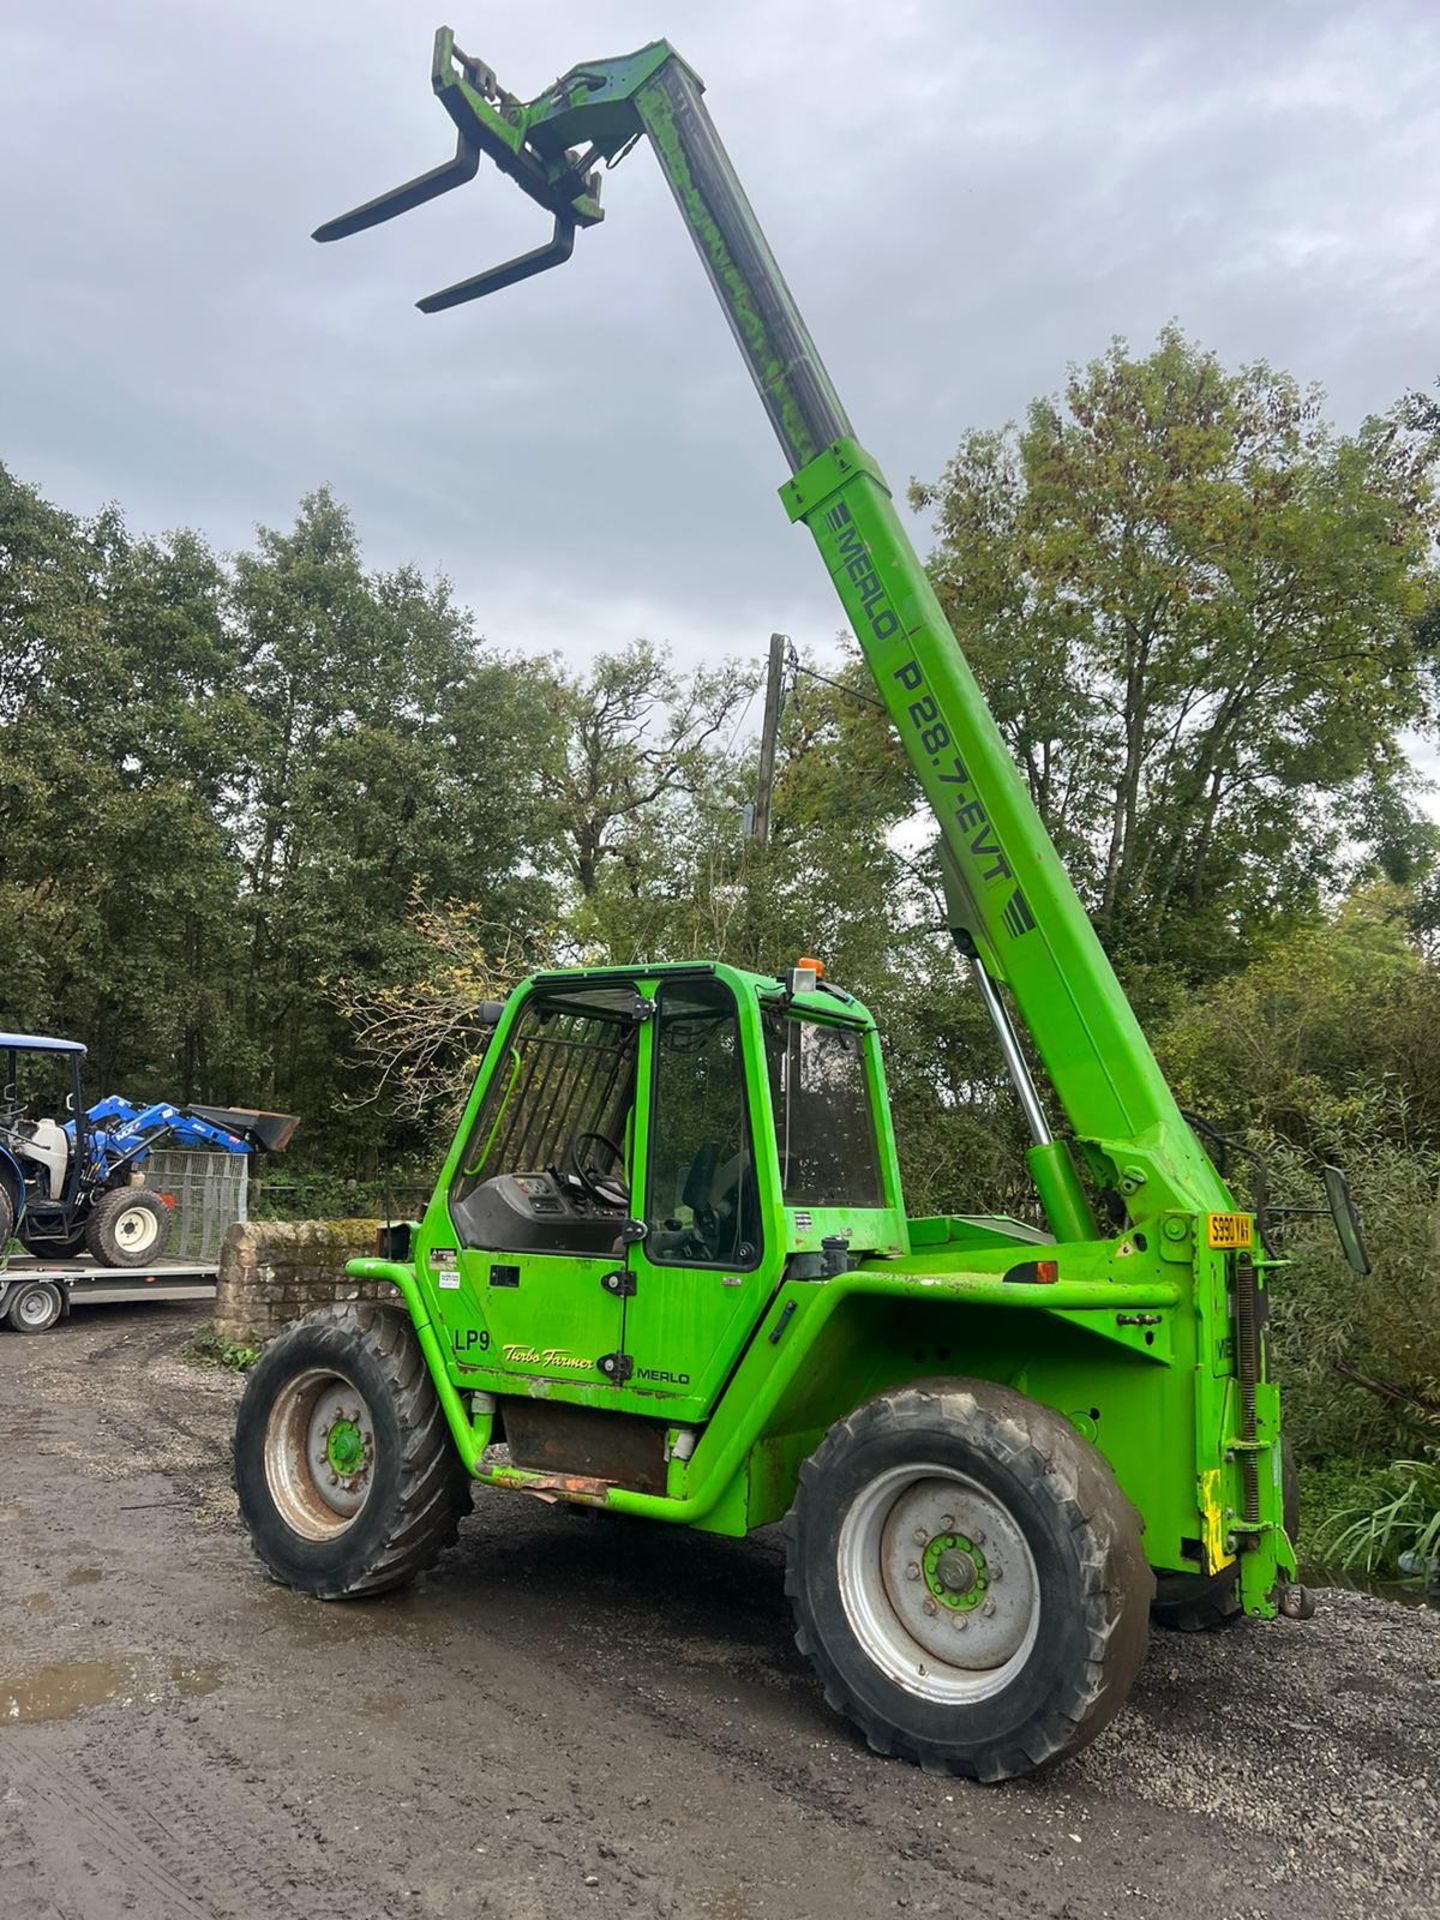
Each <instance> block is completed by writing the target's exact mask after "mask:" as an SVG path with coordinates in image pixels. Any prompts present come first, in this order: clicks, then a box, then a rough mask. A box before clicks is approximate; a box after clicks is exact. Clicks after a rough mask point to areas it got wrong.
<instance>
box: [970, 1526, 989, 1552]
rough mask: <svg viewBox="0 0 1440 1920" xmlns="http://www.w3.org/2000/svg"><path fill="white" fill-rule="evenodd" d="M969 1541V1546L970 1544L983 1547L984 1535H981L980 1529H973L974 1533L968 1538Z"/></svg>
mask: <svg viewBox="0 0 1440 1920" xmlns="http://www.w3.org/2000/svg"><path fill="white" fill-rule="evenodd" d="M970 1541H971V1544H972V1546H977V1547H983V1546H984V1544H985V1535H984V1533H983V1532H982V1531H981V1529H980V1528H979V1527H977V1528H976V1529H975V1531H974V1532H973V1533H972V1534H971V1536H970Z"/></svg>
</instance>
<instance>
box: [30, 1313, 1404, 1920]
mask: <svg viewBox="0 0 1440 1920" xmlns="http://www.w3.org/2000/svg"><path fill="white" fill-rule="evenodd" d="M204 1311H205V1309H204V1308H203V1307H201V1306H176V1307H167V1306H159V1305H150V1306H145V1307H134V1308H131V1307H124V1308H116V1307H108V1308H93V1309H90V1310H87V1311H86V1312H85V1313H83V1314H77V1315H76V1317H75V1319H74V1320H72V1321H71V1322H70V1323H69V1324H68V1325H64V1326H62V1327H60V1328H57V1329H56V1330H55V1332H53V1333H51V1334H46V1335H42V1336H39V1337H35V1338H22V1337H20V1336H18V1335H12V1334H6V1335H0V1528H3V1533H0V1540H3V1559H0V1624H3V1640H0V1915H3V1920H40V1917H41V1916H45V1920H56V1916H63V1920H113V1917H114V1916H121V1915H137V1916H140V1920H171V1916H175V1917H176V1920H221V1917H223V1920H230V1916H235V1917H236V1920H239V1917H240V1916H244V1920H269V1916H271V1915H274V1916H281V1915H283V1916H286V1917H287V1920H290V1917H291V1916H294V1917H295V1920H310V1916H314V1917H315V1920H319V1917H320V1916H326V1920H330V1917H331V1916H344V1917H345V1920H372V1916H385V1917H386V1920H388V1917H389V1916H392V1915H393V1916H452V1915H453V1916H460V1915H465V1916H479V1915H483V1916H497V1917H498V1920H554V1917H556V1916H569V1915H572V1914H576V1915H582V1916H583V1915H587V1914H590V1915H610V1914H624V1913H634V1914H637V1915H642V1916H648V1915H656V1916H690V1915H695V1916H702V1917H704V1916H708V1917H709V1920H752V1917H753V1920H761V1916H767V1917H768V1916H777V1917H782V1920H808V1917H809V1916H812V1915H813V1916H817V1917H818V1916H831V1915H846V1916H852V1915H869V1914H888V1913H890V1912H892V1911H894V1910H896V1909H903V1910H908V1911H909V1912H910V1913H913V1914H936V1915H944V1916H946V1920H954V1917H955V1916H956V1915H957V1914H983V1915H985V1916H987V1920H1020V1917H1021V1916H1026V1917H1027V1920H1028V1917H1029V1916H1050V1917H1052V1920H1101V1916H1104V1915H1109V1914H1125V1915H1131V1914H1133V1915H1136V1916H1144V1915H1147V1914H1153V1915H1155V1916H1156V1917H1157V1920H1160V1916H1164V1920H1188V1916H1192V1915H1193V1916H1196V1920H1201V1916H1203V1920H1226V1917H1227V1916H1230V1917H1233V1920H1269V1916H1272V1915H1273V1916H1279V1915H1281V1914H1285V1915H1287V1916H1289V1917H1290V1920H1329V1916H1340V1915H1342V1914H1343V1915H1346V1916H1350V1915H1353V1914H1355V1913H1357V1912H1360V1913H1364V1914H1375V1915H1387V1916H1388V1915H1397V1916H1399V1915H1404V1916H1410V1915H1420V1914H1428V1915H1433V1914H1434V1912H1435V1911H1436V1909H1437V1905H1440V1616H1437V1615H1436V1614H1435V1613H1433V1612H1429V1611H1426V1610H1417V1609H1413V1608H1404V1607H1399V1606H1395V1605H1393V1604H1391V1603H1388V1602H1386V1601H1383V1600H1379V1599H1375V1598H1373V1597H1370V1596H1368V1595H1365V1594H1357V1593H1333V1594H1331V1593H1326V1594H1324V1595H1322V1596H1321V1611H1320V1614H1319V1616H1318V1618H1317V1619H1316V1620H1314V1621H1313V1622H1312V1623H1310V1624H1309V1625H1308V1626H1299V1625H1290V1624H1284V1623H1276V1624H1274V1625H1273V1626H1267V1627H1247V1628H1245V1629H1242V1630H1241V1631H1239V1632H1235V1633H1228V1634H1223V1635H1219V1636H1206V1637H1203V1638H1198V1639H1192V1638H1182V1637H1175V1636H1169V1635H1166V1636H1162V1637H1157V1638H1156V1639H1155V1640H1154V1641H1153V1642H1152V1645H1151V1652H1150V1659H1149V1662H1148V1664H1147V1666H1146V1668H1145V1671H1144V1673H1143V1674H1142V1676H1141V1678H1140V1681H1139V1684H1138V1685H1137V1687H1136V1689H1135V1693H1134V1695H1133V1697H1132V1700H1131V1703H1130V1705H1129V1707H1128V1708H1127V1709H1126V1711H1125V1712H1124V1713H1123V1714H1122V1715H1121V1716H1120V1718H1119V1720H1118V1721H1117V1722H1116V1723H1115V1724H1114V1725H1113V1726H1112V1727H1111V1728H1110V1729H1108V1730H1107V1732H1106V1733H1105V1734H1104V1735H1102V1736H1101V1738H1100V1739H1099V1740H1098V1741H1097V1742H1096V1743H1095V1744H1094V1745H1093V1746H1092V1747H1091V1748H1089V1749H1088V1751H1087V1752H1086V1753H1084V1754H1083V1755H1081V1756H1079V1757H1078V1758H1077V1759H1076V1760H1074V1761H1072V1762H1070V1763H1069V1764H1068V1765H1066V1766H1065V1767H1063V1768H1061V1769H1060V1770H1058V1771H1056V1772H1054V1773H1052V1774H1050V1775H1047V1776H1045V1777H1044V1778H1042V1779H1039V1780H1029V1781H1020V1782H1013V1783H1011V1784H1010V1785H1008V1786H1004V1787H998V1788H996V1787H992V1788H978V1787H970V1786H967V1785H965V1784H964V1783H962V1782H959V1781H952V1780H939V1779H933V1778H930V1777H928V1776H926V1775H924V1774H922V1773H918V1772H916V1771H914V1770H912V1769H911V1768H909V1767H906V1766H903V1765H901V1764H898V1763H896V1762H891V1761H884V1760H879V1759H876V1758H874V1757H873V1756H872V1755H870V1754H869V1753H867V1752H866V1750H865V1749H864V1747H863V1746H862V1745H860V1744H859V1743H858V1742H857V1740H856V1739H855V1738H854V1737H853V1736H852V1734H851V1733H850V1732H849V1731H848V1729H847V1728H846V1727H845V1726H844V1725H842V1724H840V1723H838V1722H837V1721H836V1720H834V1719H833V1718H832V1717H831V1716H830V1714H829V1713H828V1712H827V1711H826V1709H825V1707H824V1705H823V1703H822V1702H821V1699H820V1697H819V1693H818V1691H817V1689H816V1687H815V1686H814V1684H813V1683H812V1681H811V1679H810V1676H809V1673H808V1671H807V1669H806V1668H805V1667H804V1665H803V1664H802V1663H801V1661H800V1660H799V1658H798V1656H797V1655H796V1653H795V1651H794V1649H793V1646H792V1644H791V1640H790V1628H789V1621H788V1617H787V1612H786V1607H785V1603H784V1599H783V1595H782V1591H781V1564H780V1557H779V1553H778V1550H777V1547H776V1545H775V1543H774V1542H773V1540H771V1539H769V1538H765V1537H762V1538H760V1539H757V1540H751V1541H745V1542H741V1541H726V1540H719V1539H713V1538H708V1537H706V1536H704V1535H700V1534H691V1533H684V1532H672V1531H670V1530H669V1529H665V1528H660V1527H646V1526H644V1525H642V1524H640V1523H627V1522H624V1521H619V1520H608V1519H605V1518H603V1517H596V1516H580V1515H576V1514H572V1513H570V1512H567V1511H565V1510H563V1509H558V1510H557V1509H553V1508H547V1507H543V1506H541V1505H539V1504H538V1503H536V1502H534V1501H531V1500H529V1499H525V1498H522V1497H517V1496H514V1495H501V1494H482V1495H481V1496H480V1498H479V1501H478V1503H477V1508H476V1512H475V1513H474V1515H473V1516H472V1517H471V1519H470V1520H469V1521H468V1522H467V1523H466V1525H465V1528H464V1530H463V1533H462V1537H461V1543H460V1546H459V1547H458V1548H457V1549H456V1551H454V1552H453V1553H451V1554H449V1555H448V1556H447V1557H446V1558H445V1559H444V1560H443V1561H442V1563H441V1565H440V1567H439V1568H438V1569H437V1571H436V1573H435V1574H433V1575H432V1576H431V1577H430V1579H429V1581H428V1582H427V1583H426V1584H425V1585H424V1586H423V1587H422V1588H418V1589H416V1590H414V1591H412V1592H410V1593H407V1594H401V1595H398V1596H392V1597H391V1598H390V1599H387V1600H381V1601H376V1602H369V1603H364V1604H360V1605H353V1604H352V1605H338V1606H325V1605H323V1604H321V1603H320V1602H317V1601H313V1600H307V1599H303V1598H301V1597H299V1596H297V1595H294V1594H291V1593H288V1592H286V1591H284V1590H282V1589H281V1588H279V1587H275V1586H272V1585H270V1584H269V1583H268V1582H267V1581H266V1580H265V1579H264V1577H263V1576H262V1575H261V1574H260V1572H259V1571H258V1569H257V1568H256V1566H255V1565H254V1563H253V1562H252V1560H251V1558H250V1555H249V1551H248V1548H247V1545H246V1543H245V1540H244V1538H243V1536H242V1535H241V1533H240V1532H239V1530H238V1527H237V1523H236V1517H235V1508H234V1502H233V1497H232V1495H231V1493H230V1488H229V1458H228V1446H229V1434H230V1426H231V1421H232V1418H233V1411H234V1403H235V1399H236V1396H237V1394H238V1391H239V1382H238V1381H236V1380H235V1379H234V1378H233V1377H232V1376H230V1375H227V1374H222V1373H214V1372H207V1371H198V1370H196V1369H193V1368H191V1367H190V1366H188V1365H186V1364H184V1363H182V1362H181V1361H180V1360H179V1358H178V1354H179V1350H180V1348H181V1346H182V1345H183V1343H184V1341H185V1340H186V1339H187V1338H188V1336H189V1334H190V1332H191V1331H192V1330H193V1327H194V1325H195V1323H196V1322H197V1321H198V1320H199V1319H200V1318H201V1317H202V1316H203V1313H204Z"/></svg>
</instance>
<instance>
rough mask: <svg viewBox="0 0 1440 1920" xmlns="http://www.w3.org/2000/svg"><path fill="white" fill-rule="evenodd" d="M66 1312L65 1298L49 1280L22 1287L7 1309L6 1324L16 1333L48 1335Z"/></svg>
mask: <svg viewBox="0 0 1440 1920" xmlns="http://www.w3.org/2000/svg"><path fill="white" fill-rule="evenodd" d="M64 1310H65V1296H64V1295H63V1294H62V1293H61V1291H60V1289H59V1287H57V1286H55V1285H54V1284H53V1282H51V1281H49V1280H37V1281H35V1282H34V1283H33V1285H31V1286H28V1287H22V1288H21V1289H20V1291H19V1292H18V1293H17V1294H16V1295H15V1297H14V1299H13V1300H12V1301H11V1302H10V1304H9V1306H8V1307H7V1308H6V1309H5V1319H6V1323H7V1324H8V1325H9V1326H11V1327H13V1328H14V1329H15V1331H16V1333H48V1332H49V1331H50V1329H51V1327H53V1326H54V1324H55V1322H56V1321H57V1320H58V1319H59V1318H60V1315H61V1314H62V1313H63V1312H64Z"/></svg>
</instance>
